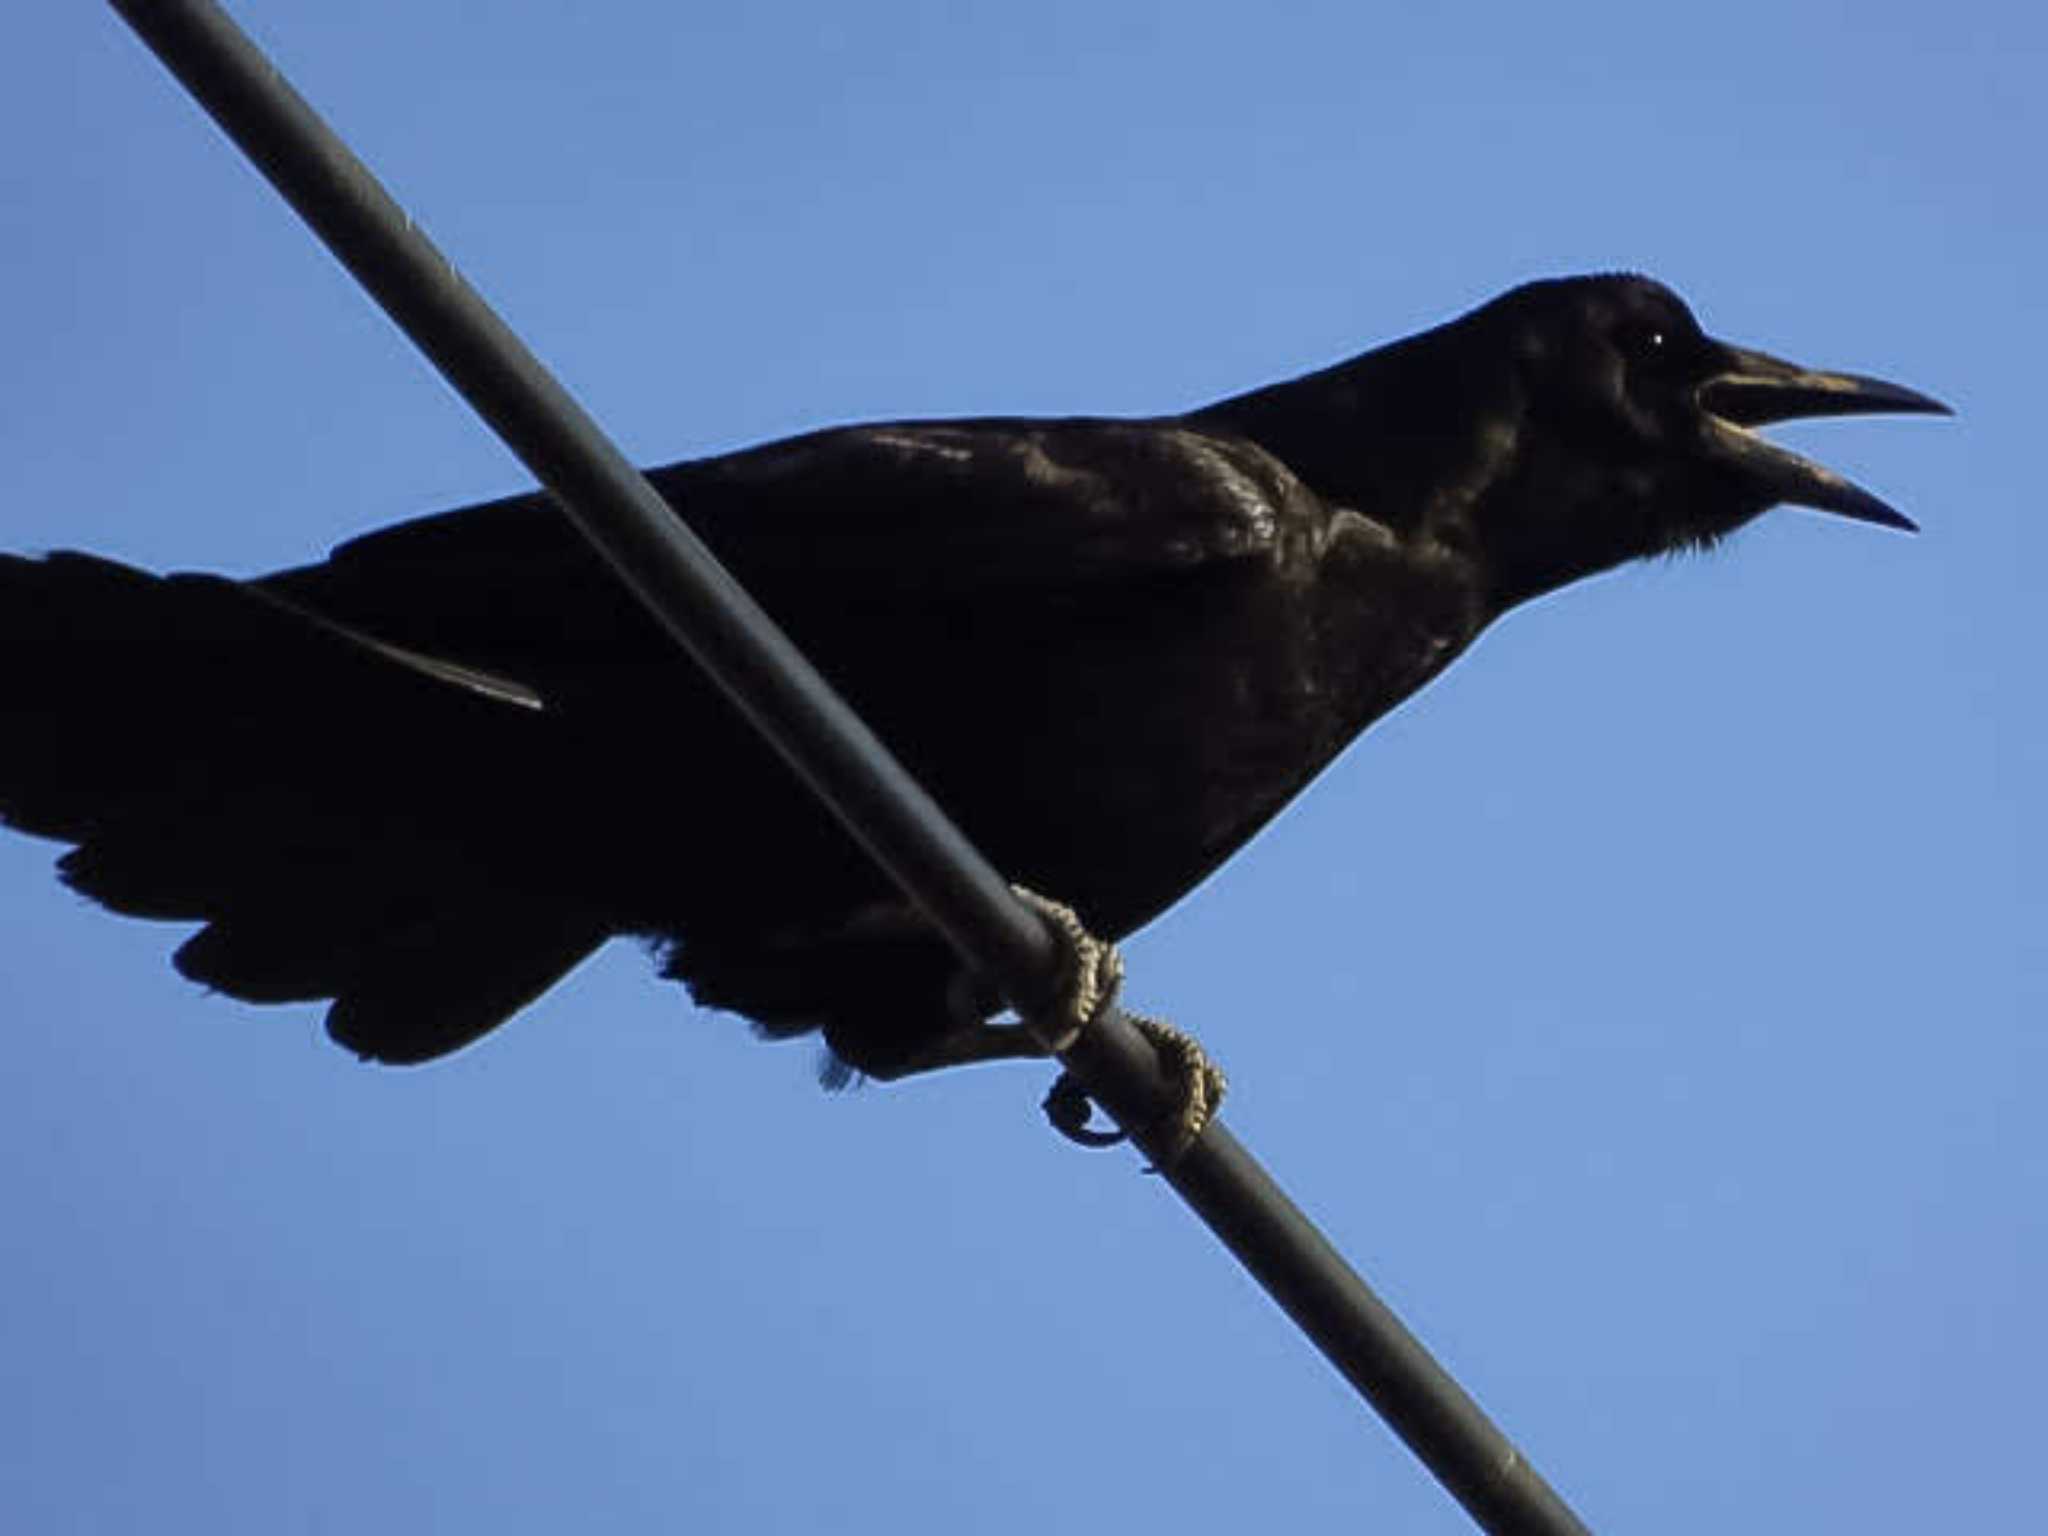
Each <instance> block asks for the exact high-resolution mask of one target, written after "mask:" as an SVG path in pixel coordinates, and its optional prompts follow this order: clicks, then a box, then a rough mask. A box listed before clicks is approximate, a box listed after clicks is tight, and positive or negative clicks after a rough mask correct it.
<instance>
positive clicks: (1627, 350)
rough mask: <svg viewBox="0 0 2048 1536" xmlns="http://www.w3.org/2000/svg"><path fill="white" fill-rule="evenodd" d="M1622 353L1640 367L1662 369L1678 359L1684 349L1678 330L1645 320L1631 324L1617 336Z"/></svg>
mask: <svg viewBox="0 0 2048 1536" xmlns="http://www.w3.org/2000/svg"><path fill="white" fill-rule="evenodd" d="M1617 339H1618V340H1619V341H1620V343H1621V351H1622V355H1623V356H1624V357H1626V358H1628V360H1629V361H1630V362H1632V363H1634V364H1636V365H1638V366H1639V367H1643V368H1654V369H1662V368H1668V367H1670V366H1671V365H1672V364H1673V363H1675V362H1677V361H1678V356H1679V353H1680V352H1682V351H1683V350H1684V348H1683V347H1682V346H1681V345H1680V343H1681V341H1682V338H1681V337H1680V335H1679V333H1678V332H1677V330H1675V329H1674V328H1673V327H1671V326H1668V325H1658V324H1656V323H1654V322H1651V321H1643V322H1640V323H1638V324H1635V325H1631V326H1629V327H1628V328H1627V329H1626V330H1624V331H1623V332H1622V333H1621V335H1620V337H1619V338H1617Z"/></svg>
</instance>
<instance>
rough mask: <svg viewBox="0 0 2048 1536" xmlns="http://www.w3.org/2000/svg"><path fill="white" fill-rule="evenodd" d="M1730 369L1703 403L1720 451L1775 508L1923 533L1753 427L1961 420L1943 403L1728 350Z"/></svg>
mask: <svg viewBox="0 0 2048 1536" xmlns="http://www.w3.org/2000/svg"><path fill="white" fill-rule="evenodd" d="M1721 354H1722V358H1723V366H1722V368H1721V370H1720V371H1719V372H1717V373H1716V374H1714V375H1713V377H1711V378H1709V379H1708V380H1707V381H1706V382H1705V383H1703V384H1702V385H1700V389H1699V402H1700V406H1701V408H1702V410H1703V411H1704V413H1705V419H1706V423H1707V431H1708V433H1709V434H1710V436H1711V438H1712V440H1713V443H1714V446H1715V449H1716V451H1717V452H1718V453H1720V454H1721V455H1722V456H1724V457H1726V458H1728V459H1730V460H1732V461H1734V463H1735V465H1736V466H1737V467H1738V468H1739V469H1741V471H1742V472H1743V473H1744V474H1745V475H1746V476H1747V477H1748V478H1749V479H1751V480H1753V481H1754V482H1756V484H1757V485H1758V486H1759V487H1761V488H1762V489H1764V490H1766V491H1768V492H1769V493H1770V495H1771V498H1772V499H1773V500H1774V501H1781V502H1789V503H1791V504H1792V505H1794V506H1800V507H1814V508H1817V509H1819V510H1820V511H1823V512H1834V513H1838V514H1840V515H1841V516H1843V517H1853V518H1858V519H1860V520H1861V521H1863V522H1866V523H1881V524H1882V525H1884V526H1885V527H1887V528H1903V529H1905V530H1906V531H1907V532H1909V533H1911V532H1915V531H1917V529H1918V525H1917V524H1916V523H1914V521H1913V520H1912V519H1911V518H1909V517H1907V516H1906V515H1905V514H1904V513H1903V512H1900V511H1898V510H1897V509H1896V508H1893V507H1890V506H1887V505H1886V504H1885V503H1884V502H1883V501H1880V500H1879V499H1878V498H1877V497H1875V496H1873V495H1871V494H1870V492H1868V491H1866V490H1864V489H1863V488H1862V487H1861V486H1859V485H1854V484H1852V483H1850V482H1849V481H1847V480H1845V479H1843V478H1842V477H1841V476H1840V475H1838V474H1836V473H1835V472H1834V471H1833V470H1831V469H1829V468H1827V467H1826V466H1825V465H1821V464H1816V463H1814V462H1813V461H1812V460H1811V459H1806V458H1802V457H1800V455H1798V454H1796V453H1793V452H1792V451H1791V450H1790V449H1787V448H1780V447H1779V446H1778V445H1777V444H1775V443H1772V442H1768V441H1766V440H1765V439H1764V438H1762V437H1759V436H1758V435H1757V434H1756V433H1754V432H1752V431H1751V430H1750V428H1752V427H1759V426H1763V425H1765V424H1767V423H1769V422H1774V421H1792V420H1795V419H1797V418H1800V417H1806V416H1863V415H1876V414H1880V413H1885V412H1895V411H1898V412H1915V413H1919V414H1926V415H1936V416H1947V415H1951V414H1953V413H1952V412H1951V411H1950V410H1949V408H1948V407H1947V406H1945V405H1943V404H1942V403H1941V402H1940V401H1939V400H1935V399H1932V398H1930V397H1928V396H1926V395H1923V394H1921V393H1920V392H1919V391H1918V390H1914V389H1907V388H1906V387H1905V386H1904V385H1903V384H1888V383H1886V382H1885V381H1884V380H1883V379H1870V378H1865V377H1863V376H1862V375H1861V374H1854V373H1818V372H1816V371H1814V370H1813V369H1811V368H1801V367H1799V366H1798V365H1797V364H1795V363H1788V362H1784V361H1782V360H1781V359H1779V358H1775V357H1772V356H1770V355H1769V354H1768V353H1764V352H1751V351H1749V350H1747V349H1746V348H1743V347H1730V346H1723V347H1722V348H1721Z"/></svg>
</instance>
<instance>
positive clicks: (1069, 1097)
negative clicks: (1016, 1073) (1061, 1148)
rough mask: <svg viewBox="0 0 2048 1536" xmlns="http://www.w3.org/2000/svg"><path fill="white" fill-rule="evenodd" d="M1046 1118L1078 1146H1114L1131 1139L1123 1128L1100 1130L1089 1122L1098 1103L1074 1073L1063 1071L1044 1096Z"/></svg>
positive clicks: (1055, 1128)
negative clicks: (1119, 1129) (1091, 1097)
mask: <svg viewBox="0 0 2048 1536" xmlns="http://www.w3.org/2000/svg"><path fill="white" fill-rule="evenodd" d="M1044 1107H1045V1118H1046V1119H1048V1120H1050V1121H1051V1122H1052V1128H1053V1129H1054V1130H1056V1131H1058V1132H1059V1133H1060V1134H1061V1135H1062V1136H1064V1137H1066V1138H1067V1140H1069V1141H1071V1142H1073V1143H1074V1145H1076V1146H1079V1147H1114V1146H1119V1145H1121V1144H1122V1143H1124V1142H1126V1141H1129V1140H1130V1137H1129V1136H1127V1135H1125V1134H1124V1133H1123V1132H1122V1131H1098V1130H1096V1129H1095V1128H1094V1127H1093V1126H1091V1125H1090V1124H1089V1123H1088V1122H1089V1121H1090V1120H1092V1119H1093V1118H1094V1117H1095V1102H1094V1100H1092V1099H1090V1098H1089V1097H1088V1091H1087V1090H1086V1089H1085V1088H1083V1087H1082V1086H1081V1080H1080V1079H1079V1078H1078V1077H1076V1076H1074V1074H1073V1073H1071V1072H1062V1073H1061V1074H1060V1075H1059V1078H1058V1080H1057V1081H1055V1082H1054V1083H1053V1085H1052V1087H1051V1089H1050V1090H1049V1091H1048V1092H1047V1093H1046V1095H1045V1106H1044Z"/></svg>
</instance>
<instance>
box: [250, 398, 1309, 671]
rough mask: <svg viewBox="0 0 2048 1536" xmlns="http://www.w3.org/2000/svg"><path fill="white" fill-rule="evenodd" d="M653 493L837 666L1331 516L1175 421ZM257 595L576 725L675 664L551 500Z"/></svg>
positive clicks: (785, 458)
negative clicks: (913, 634)
mask: <svg viewBox="0 0 2048 1536" xmlns="http://www.w3.org/2000/svg"><path fill="white" fill-rule="evenodd" d="M651 478H652V479H653V481H654V483H655V485H656V486H657V488H658V489H659V490H660V491H661V492H662V494H663V495H664V496H665V497H667V498H668V499H669V501H670V502H671V503H672V504H673V505H674V506H675V507H676V508H677V509H678V511H679V512H680V513H681V514H682V515H683V516H684V517H685V518H686V519H687V520H688V521H689V523H690V525H691V526H692V527H693V528H694V529H696V531H697V532H698V533H699V534H700V535H702V536H703V537H704V539H705V540H706V542H708V543H709V544H710V545H711V546H712V548H713V549H714V550H715V551H716V552H717V553H718V555H719V556H720V558H721V559H722V560H724V561H725V562H726V563H727V565H728V566H729V567H730V568H731V569H732V570H733V571H734V573H735V574H736V575H738V576H739V578H740V579H741V580H742V581H743V582H744V583H746V585H747V586H748V588H749V589H750V590H751V591H752V592H753V593H754V595H755V596H756V597H758V598H759V599H760V600H761V601H762V603H763V604H764V605H765V606H766V607H767V608H768V609H769V611H770V612H771V613H773V614H774V615H775V616H776V617H777V618H778V619H779V620H781V621H782V622H783V623H785V624H786V625H787V626H789V627H790V628H791V629H792V630H793V631H794V632H796V634H797V636H798V638H799V640H800V641H801V640H805V639H807V638H809V639H811V640H814V641H817V642H820V643H824V642H831V641H836V640H837V639H839V638H841V637H842V636H843V635H844V634H845V633H847V632H848V630H849V628H850V627H851V628H859V627H862V626H869V627H873V626H879V627H880V628H881V629H884V630H887V629H889V628H891V627H893V626H895V625H897V624H901V623H906V622H908V623H913V624H916V625H919V626H923V625H928V624H931V623H935V622H938V621H941V620H942V619H943V618H944V616H945V615H947V614H948V613H949V612H953V611H958V610H960V609H963V608H973V609H978V610H981V611H984V612H986V611H988V610H990V609H991V608H994V607H1001V608H1003V609H1005V610H1007V611H1010V612H1012V613H1013V614H1016V615H1017V616H1019V617H1027V616H1028V617H1048V616H1056V615H1057V613H1058V612H1059V611H1060V610H1061V609H1062V608H1064V607H1069V606H1072V605H1075V604H1082V605H1095V604H1099V603H1100V602H1102V601H1105V600H1107V601H1120V600H1129V599H1130V598H1131V597H1132V596H1133V595H1134V594H1135V593H1137V592H1141V591H1158V590H1160V589H1161V588H1162V587H1163V588H1167V589H1171V588H1173V587H1174V586H1176V585H1178V584H1180V583H1184V582H1188V581H1197V582H1199V581H1203V580H1206V579H1208V578H1210V577H1213V576H1215V575H1217V574H1219V573H1221V572H1224V571H1229V570H1242V569H1246V568H1249V567H1253V566H1257V565H1261V564H1266V563H1270V562H1271V561H1273V560H1275V559H1277V558H1280V552H1281V549H1282V546H1283V544H1284V543H1286V542H1287V541H1286V534H1287V532H1288V531H1289V524H1290V522H1296V523H1298V522H1300V521H1302V520H1304V519H1312V518H1313V517H1314V516H1315V515H1316V513H1317V512H1318V511H1319V510H1320V509H1319V506H1318V505H1317V504H1315V503H1314V500H1313V498H1312V497H1309V496H1308V495H1307V493H1306V492H1304V491H1303V490H1302V488H1301V487H1300V485H1299V483H1298V482H1296V481H1295V480H1294V478H1293V477H1292V476H1291V475H1290V474H1289V473H1288V471H1287V470H1286V469H1285V467H1284V466H1282V465H1281V464H1280V463H1279V462H1278V461H1277V460H1275V459H1273V458H1272V457H1271V456H1270V455H1268V454H1266V453H1265V452H1264V451H1262V450H1261V449H1259V448H1257V447H1255V446H1254V445H1252V444H1250V443H1248V442H1246V441H1244V440H1242V439H1238V438H1233V437H1227V436H1219V435H1215V434H1212V433H1204V432H1201V431H1197V430H1194V429H1192V428H1190V427H1187V426H1184V425H1181V424H1177V423H1174V422H1117V421H1098V420H1068V421H1021V420H1019V421H966V422H957V423H906V424H900V425H889V426H866V427H846V428H836V429H832V430H828V431H823V432H817V433H813V434H810V435H808V436H805V437H799V438H793V439H790V440H789V441H786V442H780V443H774V444H770V445H767V446H765V447H761V448H755V449H750V450H747V451H745V452H741V453H736V454H732V455H728V456H726V457H722V458H715V459H705V460H697V461H691V462H686V463H682V464H676V465H671V466H669V467H667V468H664V469H659V470H656V471H653V472H652V475H651ZM261 585H262V586H263V587H265V588H266V589H267V590H269V591H271V592H273V593H274V594H276V595H278V596H280V597H283V598H285V599H287V600H288V601H290V602H292V603H294V604H297V605H301V606H303V607H306V608H308V609H310V610H312V611H314V612H317V613H320V614H324V615H326V616H328V617H329V618H331V619H333V620H335V621H337V622H340V623H343V624H346V625H349V626H352V627H355V628H359V629H361V630H363V631H365V632H367V633H369V634H371V635H374V636H376V637H377V638H378V639H380V640H382V641H384V642H385V643H387V644H390V645H395V646H399V647H403V648H405V649H406V650H408V651H411V652H415V653H418V655H420V656H422V657H430V658H441V659H445V660H446V661H449V662H453V663H457V664H459V665H461V666H465V667H470V668H475V669H477V670H478V671H480V672H483V673H485V674H489V675H490V676H492V677H496V678H504V679H506V680H508V681H512V682H517V683H523V684H525V685H528V686H531V687H532V688H534V689H535V690H537V691H538V692H539V693H540V694H542V695H543V696H544V697H548V698H550V699H551V700H553V701H556V702H559V703H563V704H566V703H568V701H569V700H570V699H571V698H573V697H574V696H575V695H576V694H578V693H580V692H581V691H582V690H583V688H584V687H586V686H589V685H590V684H591V683H592V682H593V681H594V679H593V678H592V677H591V673H592V670H593V668H603V667H609V666H616V665H619V664H621V663H625V664H627V665H654V664H657V663H659V664H671V663H672V662H673V661H674V659H675V654H676V653H675V652H674V650H673V647H672V646H670V644H669V643H668V642H667V641H666V640H665V639H664V638H663V637H661V636H660V635H659V634H658V633H657V632H656V630H655V628H654V626H653V624H652V623H651V621H650V620H648V619H647V618H646V616H645V615H644V614H642V613H641V612H640V610H639V608H638V606H637V605H636V604H634V603H633V602H632V601H631V600H630V599H629V598H628V597H627V596H626V595H625V593H624V592H623V590H622V589H621V588H620V586H619V584H618V582H617V579H616V578H615V577H614V576H613V575H612V573H611V572H610V571H608V570H607V569H606V568H605V567H604V564H603V562H602V561H601V560H600V559H599V558H598V557H597V556H596V555H595V554H594V553H593V552H591V550H590V549H589V547H588V546H587V545H586V544H585V543H584V541H583V539H582V538H581V537H580V535H578V534H577V533H576V531H575V530H574V529H573V528H571V527H570V526H569V524H568V522H567V520H566V519H565V518H564V517H563V516H562V514H561V512H560V511H559V510H558V509H557V508H556V506H555V505H554V504H553V502H552V501H551V500H549V499H548V498H546V497H544V496H522V497H515V498H511V499H509V500H505V501H498V502H491V503H486V504H484V505H480V506H476V507H469V508H464V509H461V510H459V511H454V512H446V513H441V514H439V515H436V516H431V517H426V518H421V519H418V520H416V521H413V522H408V523H403V524H399V525H397V526H395V527H391V528H387V529H382V530H380V531H378V532H375V533H371V534H368V535H365V536H364V537H362V538H359V539H356V540H354V541H352V542H350V543H347V544H343V545H342V546H340V547H339V548H338V549H336V550H335V551H334V553H333V554H332V556H331V557H330V558H329V559H328V560H327V561H325V562H324V563H322V564H319V565H315V566H307V567H303V568H300V569H297V570H292V571H285V572H281V573H279V574H277V575H275V576H272V577H268V578H265V579H264V581H263V582H262V583H261ZM1020 610H1021V612H1020ZM597 686H598V687H600V688H604V687H605V685H604V684H602V683H598V684H597Z"/></svg>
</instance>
